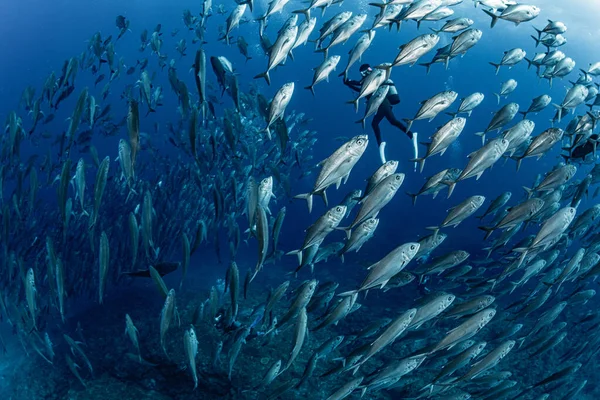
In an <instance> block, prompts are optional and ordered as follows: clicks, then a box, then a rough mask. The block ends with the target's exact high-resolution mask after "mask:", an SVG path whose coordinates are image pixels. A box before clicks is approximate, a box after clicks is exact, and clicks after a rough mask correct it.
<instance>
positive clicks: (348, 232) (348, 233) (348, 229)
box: [335, 226, 352, 239]
mask: <svg viewBox="0 0 600 400" xmlns="http://www.w3.org/2000/svg"><path fill="white" fill-rule="evenodd" d="M335 229H336V230H338V231H344V232H346V238H347V239H350V236H351V235H352V227H351V226H338V227H337V228H335Z"/></svg>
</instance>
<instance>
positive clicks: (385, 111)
mask: <svg viewBox="0 0 600 400" xmlns="http://www.w3.org/2000/svg"><path fill="white" fill-rule="evenodd" d="M344 84H345V85H346V86H348V87H349V88H350V89H352V90H354V91H355V92H360V89H361V87H362V80H361V81H355V80H352V79H345V80H344ZM383 84H384V85H394V83H393V82H391V80H389V79H388V80H387V81H386V82H384V83H383ZM369 97H371V96H367V100H368V99H369ZM398 103H400V96H398V94H388V95H387V97H386V98H385V100H384V101H383V103H381V105H380V106H379V109H378V110H377V113H376V114H375V116H374V117H373V121H372V122H371V127H372V128H373V132H374V133H375V139H377V145H378V146H379V145H381V142H382V140H381V129H380V128H379V123H380V122H381V121H383V119H384V118H385V119H387V120H388V122H389V123H390V124H392V125H394V126H395V127H396V128H398V129H400V130H401V131H402V132H404V133H406V134H407V135H408V137H409V138H410V139H412V136H413V135H412V132H410V131H407V129H406V125H404V124H403V123H402V122H400V121H399V120H398V119H397V118H396V116H395V115H394V111H393V110H392V106H394V105H396V104H398Z"/></svg>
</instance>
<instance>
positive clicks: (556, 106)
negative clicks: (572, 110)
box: [552, 103, 563, 123]
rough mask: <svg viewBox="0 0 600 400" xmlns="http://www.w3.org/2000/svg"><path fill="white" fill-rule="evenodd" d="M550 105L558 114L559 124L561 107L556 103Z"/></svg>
mask: <svg viewBox="0 0 600 400" xmlns="http://www.w3.org/2000/svg"><path fill="white" fill-rule="evenodd" d="M552 105H553V106H554V108H556V112H557V113H558V122H559V123H560V120H561V119H562V110H563V108H562V106H560V105H558V104H556V103H552Z"/></svg>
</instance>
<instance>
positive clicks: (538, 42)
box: [530, 28, 540, 48]
mask: <svg viewBox="0 0 600 400" xmlns="http://www.w3.org/2000/svg"><path fill="white" fill-rule="evenodd" d="M534 29H535V28H534ZM536 30H537V29H536ZM530 36H531V38H532V39H533V40H535V47H536V48H537V47H538V46H539V45H540V39H539V38H536V37H535V36H533V35H530Z"/></svg>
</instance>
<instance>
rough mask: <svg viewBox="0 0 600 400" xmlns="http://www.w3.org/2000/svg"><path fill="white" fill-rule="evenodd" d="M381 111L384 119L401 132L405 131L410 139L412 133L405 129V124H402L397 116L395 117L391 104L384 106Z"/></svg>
mask: <svg viewBox="0 0 600 400" xmlns="http://www.w3.org/2000/svg"><path fill="white" fill-rule="evenodd" d="M380 110H381V107H380ZM382 112H383V114H384V116H385V119H387V120H388V122H389V123H390V124H392V125H394V126H395V127H396V128H398V129H400V130H401V131H402V132H404V133H406V134H407V135H408V137H409V138H411V139H412V136H413V133H412V132H410V131H409V130H408V129H406V125H404V124H403V123H402V121H400V120H399V119H398V118H396V116H395V115H394V111H393V110H392V107H391V106H388V107H385V108H384V109H383V110H382Z"/></svg>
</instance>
